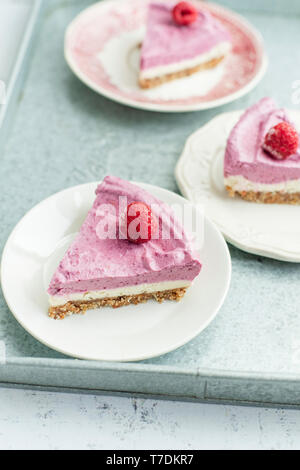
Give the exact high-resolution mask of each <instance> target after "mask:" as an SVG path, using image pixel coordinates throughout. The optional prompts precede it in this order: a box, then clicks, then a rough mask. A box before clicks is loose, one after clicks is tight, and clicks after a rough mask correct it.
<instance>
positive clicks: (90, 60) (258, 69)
mask: <svg viewBox="0 0 300 470" xmlns="http://www.w3.org/2000/svg"><path fill="white" fill-rule="evenodd" d="M150 1H151V0H126V2H125V1H124V0H105V1H101V2H98V3H95V4H93V5H91V6H90V7H88V8H86V9H85V10H83V11H82V12H81V13H80V14H79V15H78V16H77V17H76V18H75V19H74V20H73V21H72V22H71V23H70V25H69V26H68V28H67V30H66V34H65V46H64V52H65V59H66V61H67V63H68V65H69V66H70V68H71V69H72V71H73V72H74V73H75V75H76V76H77V77H78V78H79V79H80V80H81V81H82V82H83V83H85V84H86V85H87V86H88V87H90V88H91V89H92V90H94V91H96V92H97V93H100V94H101V95H103V96H106V97H107V98H110V99H112V100H114V101H117V102H119V103H122V104H125V105H128V106H132V107H135V108H141V109H146V110H151V111H160V112H162V111H163V112H184V111H195V110H200V109H208V108H213V107H216V106H220V105H223V104H225V103H229V102H231V101H233V100H236V99H237V98H240V97H241V96H243V95H244V94H246V93H248V92H249V91H250V90H252V89H253V88H254V87H255V86H256V85H257V84H258V83H259V81H260V80H261V79H262V77H263V75H264V73H265V71H266V68H267V58H266V54H265V50H264V45H263V41H262V37H261V35H260V33H259V32H258V31H257V30H256V29H255V28H253V26H252V25H250V24H249V23H248V22H247V21H246V19H245V18H243V17H242V16H240V15H238V14H236V13H234V12H233V11H231V10H228V9H225V8H223V7H221V6H220V5H215V4H213V3H211V2H205V3H204V2H199V8H202V9H207V10H209V11H210V12H211V13H212V14H213V15H214V16H215V17H216V18H217V19H218V20H219V21H220V22H221V23H223V24H224V26H225V27H226V28H227V29H228V31H229V32H230V34H231V38H232V52H231V53H230V54H229V55H228V57H227V58H226V59H225V60H224V61H223V62H222V63H221V64H219V65H218V66H217V67H215V68H214V69H211V70H204V71H201V72H199V73H196V74H193V75H191V76H189V77H184V78H182V79H180V80H174V81H172V82H169V83H165V84H163V85H161V86H158V87H156V88H153V89H150V90H142V89H141V88H140V87H139V84H138V74H139V54H140V45H141V42H142V40H143V37H144V34H145V24H146V18H147V8H148V4H149V2H150ZM165 1H168V0H165ZM170 2H171V4H173V3H174V2H173V0H170Z"/></svg>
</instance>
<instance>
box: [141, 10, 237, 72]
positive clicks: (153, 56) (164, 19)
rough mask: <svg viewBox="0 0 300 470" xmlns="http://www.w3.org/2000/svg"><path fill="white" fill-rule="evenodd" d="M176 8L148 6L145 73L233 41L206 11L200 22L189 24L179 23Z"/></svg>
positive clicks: (143, 52) (144, 47) (143, 46)
mask: <svg viewBox="0 0 300 470" xmlns="http://www.w3.org/2000/svg"><path fill="white" fill-rule="evenodd" d="M174 5H175V3H174ZM174 5H173V4H172V5H171V6H170V5H166V4H164V3H150V5H149V11H148V19H147V30H146V35H145V38H144V41H143V45H142V51H141V64H140V67H141V69H142V70H145V69H147V68H150V67H157V66H160V65H169V64H172V63H174V62H175V63H176V62H180V61H182V60H187V59H192V58H194V57H196V56H198V55H200V54H204V53H205V52H208V51H209V50H210V49H212V48H213V47H215V46H216V45H217V44H219V43H221V42H225V41H226V42H228V41H231V39H230V34H229V32H228V31H227V30H226V29H225V28H224V27H223V25H222V24H221V23H220V22H219V21H218V20H217V19H215V18H214V17H213V16H212V15H211V14H210V13H209V12H207V11H199V12H198V18H197V20H196V21H195V22H194V23H191V24H190V25H178V24H176V23H175V22H174V20H173V17H172V9H173V7H174Z"/></svg>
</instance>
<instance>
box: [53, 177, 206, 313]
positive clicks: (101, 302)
mask: <svg viewBox="0 0 300 470" xmlns="http://www.w3.org/2000/svg"><path fill="white" fill-rule="evenodd" d="M200 269H201V263H200V262H199V260H198V255H197V254H196V253H195V251H194V248H193V243H192V241H191V238H190V237H189V236H188V235H187V234H186V233H185V232H184V230H183V228H182V226H181V225H180V224H179V222H177V220H176V218H175V217H174V215H173V211H172V209H171V207H169V206H167V205H166V204H165V203H163V202H162V201H160V200H158V199H156V198H155V197H154V196H152V195H151V194H150V193H148V192H147V191H145V190H143V189H141V188H140V187H139V186H136V185H134V184H132V183H129V182H127V181H124V180H122V179H120V178H117V177H112V176H107V177H106V178H104V180H103V182H102V183H101V184H100V185H99V186H98V188H97V190H96V199H95V202H94V204H93V206H92V208H91V209H90V211H89V213H88V214H87V217H86V219H85V221H84V223H83V225H82V227H81V229H80V231H79V233H78V235H77V236H76V238H75V240H74V241H73V243H72V244H71V246H70V247H69V249H68V250H67V252H66V254H65V255H64V257H63V259H62V260H61V262H60V264H59V266H58V268H57V269H56V271H55V273H54V275H53V277H52V280H51V282H50V286H49V289H48V295H49V303H50V308H49V315H50V317H52V318H55V319H63V318H64V317H65V316H66V315H72V314H73V313H84V312H85V311H86V310H88V309H94V308H98V307H103V306H110V307H113V308H117V307H122V306H124V305H129V304H138V303H140V302H145V301H147V300H149V299H155V300H157V301H158V302H162V301H163V300H177V301H178V300H180V299H181V298H182V297H183V296H184V294H185V292H186V289H187V288H188V287H189V286H190V285H191V283H192V281H193V280H194V278H195V277H196V276H197V275H198V274H199V272H200Z"/></svg>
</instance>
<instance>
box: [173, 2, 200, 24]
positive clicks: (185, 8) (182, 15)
mask: <svg viewBox="0 0 300 470" xmlns="http://www.w3.org/2000/svg"><path fill="white" fill-rule="evenodd" d="M172 14H173V19H174V21H175V23H177V24H180V25H188V24H191V23H193V22H194V21H196V19H197V16H198V12H197V9H196V8H195V7H194V6H193V5H191V4H190V3H188V2H179V3H177V5H175V7H174V8H173V11H172Z"/></svg>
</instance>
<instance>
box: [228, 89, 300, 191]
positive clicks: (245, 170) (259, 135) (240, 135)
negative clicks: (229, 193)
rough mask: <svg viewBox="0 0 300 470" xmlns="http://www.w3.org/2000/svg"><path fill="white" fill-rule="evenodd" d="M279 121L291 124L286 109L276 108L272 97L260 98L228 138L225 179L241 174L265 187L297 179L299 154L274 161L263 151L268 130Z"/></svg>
mask: <svg viewBox="0 0 300 470" xmlns="http://www.w3.org/2000/svg"><path fill="white" fill-rule="evenodd" d="M282 121H286V122H289V123H291V121H290V119H289V117H288V114H287V112H286V110H284V109H278V107H277V105H276V103H275V102H274V101H273V100H272V99H271V98H263V99H261V100H260V101H259V102H258V103H256V104H255V105H254V106H251V108H249V109H248V110H247V111H246V112H245V113H244V114H243V115H242V117H241V118H240V120H239V121H238V123H237V124H236V125H235V127H234V128H233V130H232V131H231V134H230V136H229V138H228V141H227V147H226V152H225V160H224V176H225V178H227V177H228V176H232V175H242V176H243V177H244V178H247V179H248V180H250V181H253V182H255V183H266V184H272V183H280V182H283V181H289V180H295V179H300V154H299V152H298V153H297V154H295V155H292V156H290V157H289V158H287V159H286V160H276V159H274V158H273V157H271V156H270V155H269V154H268V153H267V152H265V151H264V150H263V148H262V143H263V141H264V138H265V135H266V134H267V132H268V130H269V129H270V128H271V127H273V126H275V125H276V124H278V123H279V122H282ZM291 124H292V125H294V124H293V123H291Z"/></svg>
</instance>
